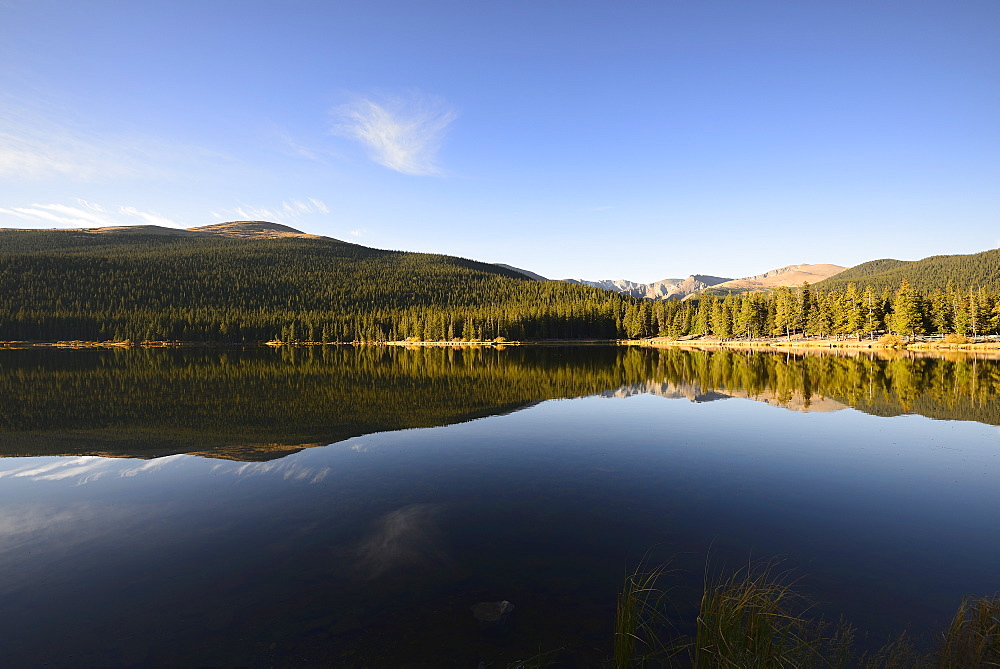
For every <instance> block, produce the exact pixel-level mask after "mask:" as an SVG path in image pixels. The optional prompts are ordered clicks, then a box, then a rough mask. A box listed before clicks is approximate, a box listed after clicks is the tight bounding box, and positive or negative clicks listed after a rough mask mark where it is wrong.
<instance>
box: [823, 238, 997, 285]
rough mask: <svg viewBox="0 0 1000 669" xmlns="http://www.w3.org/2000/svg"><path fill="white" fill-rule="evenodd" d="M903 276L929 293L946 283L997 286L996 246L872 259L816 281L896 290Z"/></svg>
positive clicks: (826, 283)
mask: <svg viewBox="0 0 1000 669" xmlns="http://www.w3.org/2000/svg"><path fill="white" fill-rule="evenodd" d="M903 279H906V280H907V281H908V282H909V284H910V285H911V286H913V287H914V288H916V289H917V290H919V291H922V292H925V293H931V292H934V291H938V290H941V289H943V288H944V287H945V286H947V285H948V283H949V282H952V283H954V284H955V285H957V286H961V287H968V286H973V287H980V286H982V287H984V288H987V289H990V290H997V289H1000V249H993V250H991V251H983V252H982V253H973V254H970V255H947V256H931V257H929V258H924V259H922V260H891V259H882V260H872V261H870V262H866V263H862V264H860V265H856V266H854V267H851V268H850V269H847V270H844V271H843V272H841V273H839V274H836V275H834V276H831V277H830V278H829V279H826V280H824V281H821V282H820V283H818V284H816V285H817V287H819V288H822V289H824V290H839V291H843V290H845V289H846V288H847V286H848V285H849V284H851V283H853V284H855V285H858V286H871V287H872V288H873V289H875V290H877V291H883V290H896V289H897V288H898V287H899V285H900V284H901V283H902V282H903Z"/></svg>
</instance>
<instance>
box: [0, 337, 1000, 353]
mask: <svg viewBox="0 0 1000 669" xmlns="http://www.w3.org/2000/svg"><path fill="white" fill-rule="evenodd" d="M261 346H267V347H271V348H281V347H285V346H290V347H295V348H306V347H313V346H399V347H404V348H495V349H504V348H507V347H510V346H637V347H640V348H681V349H693V350H720V349H727V350H741V351H760V352H770V353H778V352H788V353H812V354H818V353H841V354H844V353H853V354H857V353H862V352H869V351H881V352H892V351H897V352H902V351H910V352H923V353H972V354H975V353H995V354H998V355H1000V336H997V335H993V336H989V337H978V338H973V339H970V341H968V342H967V343H945V342H943V341H942V340H940V339H929V338H924V337H916V338H912V340H910V341H907V340H906V339H902V340H901V341H899V342H888V343H886V342H881V341H879V340H878V339H876V340H870V341H869V340H857V339H834V338H822V339H821V338H802V337H801V336H800V337H799V338H793V339H786V338H783V337H782V338H760V339H716V338H713V337H692V338H684V339H670V338H668V337H647V338H644V339H545V340H538V341H496V340H476V341H459V340H452V341H405V340H404V341H349V342H319V341H290V342H284V341H278V340H271V341H266V342H264V341H257V342H210V341H183V340H169V341H141V342H133V341H131V340H124V341H117V340H106V341H84V340H59V341H27V340H21V341H0V350H2V349H27V348H58V349H131V348H247V347H254V348H256V347H261Z"/></svg>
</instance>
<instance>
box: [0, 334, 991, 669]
mask: <svg viewBox="0 0 1000 669" xmlns="http://www.w3.org/2000/svg"><path fill="white" fill-rule="evenodd" d="M998 395H1000V363H998V362H997V361H994V360H981V359H979V360H977V359H972V358H968V357H961V356H955V357H953V358H952V359H943V358H933V357H913V356H909V355H904V354H895V355H888V356H884V357H879V356H873V355H863V356H854V357H850V356H847V357H843V356H841V357H838V356H831V355H827V356H806V357H798V356H792V355H786V354H763V353H761V354H757V353H743V352H725V351H723V352H715V353H706V352H693V351H681V350H662V351H660V350H638V349H625V348H615V347H565V348H555V347H553V348H545V347H530V348H529V347H523V348H517V347H515V348H508V349H506V350H493V349H476V350H442V349H420V350H403V349H397V348H391V349H386V348H351V347H327V348H324V349H287V348H286V349H280V350H270V349H248V350H225V351H222V352H220V351H215V350H212V351H202V350H124V351H115V350H110V351H98V350H83V351H64V350H39V349H32V350H22V351H17V350H0V398H2V405H0V454H2V455H4V456H6V457H3V458H0V620H3V623H4V628H5V629H4V631H5V633H4V636H3V641H2V651H0V656H2V658H3V664H4V665H5V666H11V665H15V666H16V665H39V664H43V663H47V664H52V665H63V666H69V665H74V666H80V665H178V664H187V665H234V664H243V665H251V666H274V665H277V666H284V665H296V664H308V663H317V664H339V665H344V666H351V665H356V666H408V665H414V666H433V667H448V666H455V667H475V666H476V665H477V663H478V662H480V661H483V662H485V664H486V666H494V667H504V666H507V665H508V663H512V662H514V661H516V660H518V659H523V658H526V657H529V656H532V655H535V654H537V653H539V652H549V651H553V652H554V654H553V657H558V658H560V659H561V661H562V662H563V663H564V666H586V665H598V664H599V663H600V662H601V661H602V660H606V659H607V658H608V656H609V655H610V651H611V643H612V630H613V622H614V608H615V595H616V591H617V589H618V588H619V587H620V586H621V583H622V577H623V574H624V573H625V572H626V571H627V570H631V569H632V568H634V567H635V566H636V565H637V564H638V563H639V562H640V560H641V559H642V558H643V556H644V555H646V554H647V553H649V558H650V559H651V560H652V561H654V562H655V561H659V560H665V559H668V558H670V559H671V560H672V563H673V564H674V566H675V567H677V569H678V573H677V575H676V576H675V577H674V581H672V582H671V583H670V584H671V585H675V586H676V589H675V590H674V591H673V595H672V596H673V600H674V606H675V607H676V611H677V614H678V616H679V618H680V619H684V618H688V617H690V616H691V614H692V611H693V610H694V609H693V607H694V606H695V604H696V600H697V597H698V595H699V592H698V588H699V586H700V584H701V582H702V579H703V576H704V573H705V570H706V563H707V564H708V569H709V570H710V571H719V570H726V569H732V568H734V567H739V566H741V565H743V564H746V563H747V561H748V560H766V559H771V558H780V559H781V560H783V562H782V565H783V566H784V567H786V568H791V569H794V570H795V573H796V574H797V575H799V576H800V577H801V579H800V583H801V585H802V588H803V589H804V591H805V592H807V593H808V595H809V596H810V597H811V598H812V599H813V600H815V601H816V602H817V612H819V613H822V614H824V615H825V616H826V617H828V618H831V619H834V620H836V619H837V618H839V617H840V616H841V615H843V616H845V617H846V618H847V619H848V620H850V621H851V622H853V623H854V624H855V625H856V626H857V627H858V628H860V629H861V630H862V631H866V632H868V634H869V635H870V637H869V639H870V643H872V644H875V645H878V644H880V643H881V641H883V640H884V639H885V638H886V637H888V636H890V635H894V634H896V633H898V632H899V631H901V630H903V629H908V630H909V631H910V632H911V633H912V634H913V635H915V636H917V637H918V638H920V637H924V638H926V637H929V635H931V634H932V633H934V632H936V631H939V630H941V629H942V628H943V627H944V626H945V625H946V623H947V621H948V619H949V618H950V616H951V614H952V613H953V612H954V610H955V608H956V607H957V605H958V604H959V602H960V601H961V598H962V597H963V596H964V595H969V594H978V595H985V594H992V593H995V592H997V591H1000V568H998V566H997V565H998V564H1000V531H998V530H1000V457H998V455H1000V431H998V427H997V425H998V424H1000V401H998ZM499 600H507V601H509V602H511V603H512V604H513V605H514V612H513V613H512V614H511V615H510V616H509V618H508V619H507V622H506V623H505V624H504V625H503V626H502V627H499V628H487V629H483V628H482V627H481V626H480V624H479V623H478V622H477V621H476V620H475V618H474V617H473V615H472V612H471V607H472V606H473V605H474V604H476V603H477V602H483V601H499ZM682 626H683V625H682ZM556 651H557V652H556Z"/></svg>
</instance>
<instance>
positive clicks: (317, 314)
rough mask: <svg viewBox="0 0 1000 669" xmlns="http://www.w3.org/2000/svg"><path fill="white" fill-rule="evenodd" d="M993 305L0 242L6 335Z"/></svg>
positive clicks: (915, 315)
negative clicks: (658, 292) (667, 290)
mask: <svg viewBox="0 0 1000 669" xmlns="http://www.w3.org/2000/svg"><path fill="white" fill-rule="evenodd" d="M36 232H37V233H38V234H37V235H36V234H34V233H36ZM991 257H992V256H991ZM824 285H825V284H824ZM998 302H1000V299H998V293H997V292H996V291H995V290H992V289H988V288H986V287H972V288H968V287H966V288H960V287H958V286H956V285H954V284H951V283H949V284H947V285H945V286H943V287H940V288H935V289H933V290H928V291H925V292H921V291H920V290H917V289H916V288H915V287H914V286H913V285H911V284H910V282H909V281H908V280H906V279H903V280H902V281H901V282H900V283H899V284H898V285H897V286H895V287H894V288H892V289H890V288H882V289H878V288H874V287H872V286H870V285H866V286H865V287H864V288H861V287H859V285H857V284H854V283H848V284H847V285H846V286H845V287H843V288H837V289H817V288H816V287H811V286H809V285H808V284H804V285H803V286H802V287H800V288H795V289H793V288H787V287H783V288H779V289H777V290H775V291H772V292H768V293H744V294H729V295H727V296H713V295H705V296H703V297H701V299H694V300H686V301H683V302H676V301H666V302H651V301H648V300H643V299H639V298H633V297H630V296H625V295H621V294H618V293H614V292H610V291H605V290H601V289H598V288H592V287H589V286H582V285H574V284H569V283H564V282H558V281H533V280H530V279H528V278H526V277H524V276H523V275H521V274H519V273H517V272H513V271H510V270H507V269H504V268H501V267H498V266H495V265H489V264H486V263H478V262H474V261H471V260H464V259H461V258H454V257H449V256H441V255H430V254H419V253H405V252H399V251H382V250H377V249H371V248H367V247H363V246H358V245H356V244H348V243H345V242H339V241H337V240H332V239H320V240H315V239H273V240H261V239H254V240H246V239H218V238H184V237H164V236H156V235H138V234H132V235H128V236H121V235H110V234H109V235H104V236H101V235H87V234H86V233H70V232H43V231H16V232H15V231H4V232H0V340H7V341H10V340H41V341H51V340H90V341H95V340H96V341H104V340H119V341H121V340H133V341H136V342H138V341H155V340H189V341H191V340H199V341H213V342H230V343H239V342H260V341H268V340H272V339H278V340H281V341H311V342H352V341H400V340H406V339H412V340H419V341H435V340H449V341H453V340H458V339H464V340H480V341H481V340H491V339H497V338H506V339H509V340H521V341H525V340H529V341H530V340H543V339H618V338H639V337H651V336H664V337H674V338H679V337H685V336H691V335H712V336H716V337H721V338H732V337H767V336H788V337H790V336H792V335H795V334H805V335H822V336H851V337H859V338H860V337H873V336H875V335H876V334H878V333H886V332H888V333H896V334H900V335H918V334H924V333H942V334H944V333H952V332H955V333H960V334H970V335H973V336H978V335H982V334H989V333H994V332H997V331H998V328H1000V306H998Z"/></svg>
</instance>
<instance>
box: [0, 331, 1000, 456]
mask: <svg viewBox="0 0 1000 669" xmlns="http://www.w3.org/2000/svg"><path fill="white" fill-rule="evenodd" d="M636 393H653V394H657V395H661V396H664V397H672V398H687V399H690V400H692V401H696V402H706V401H712V400H718V399H724V398H727V397H741V398H749V399H754V400H757V401H762V402H767V403H768V404H771V405H773V406H778V407H783V408H786V409H792V410H799V411H835V410H838V409H842V408H845V407H852V408H855V409H858V410H861V411H864V412H867V413H871V414H874V415H879V416H893V415H899V414H904V413H916V414H921V415H924V416H928V417H931V418H938V419H947V420H971V421H978V422H982V423H988V424H993V425H998V424H1000V402H997V401H996V400H997V398H998V395H1000V362H998V361H995V360H981V359H978V358H975V357H968V356H961V355H954V354H953V355H951V356H950V357H947V358H945V357H937V356H929V355H919V354H912V353H881V352H880V353H877V354H876V353H854V354H852V355H843V354H841V355H830V354H825V355H791V354H774V353H759V352H736V351H715V352H705V351H685V350H676V349H668V350H648V349H645V350H644V349H635V348H616V347H587V348H584V347H577V348H528V347H524V348H509V349H507V350H503V351H498V350H494V349H490V348H482V349H458V350H456V349H438V348H434V349H416V350H404V349H399V348H353V347H324V348H309V349H293V348H291V349H290V348H283V349H281V350H279V351H272V350H270V349H266V350H261V349H250V350H246V351H223V352H218V351H191V350H163V349H155V350H131V351H127V350H126V351H122V350H114V351H100V350H87V351H58V350H21V351H0V396H3V397H5V398H10V399H9V401H6V402H4V403H3V404H2V405H0V454H4V455H19V456H26V455H43V454H79V455H84V454H94V455H112V456H137V457H155V456H162V455H168V454H172V453H195V454H200V455H206V456H210V457H213V458H223V459H233V460H243V461H267V460H273V459H276V458H281V457H283V456H286V455H288V454H291V453H295V452H298V451H301V450H303V449H306V448H311V447H315V446H319V445H324V444H329V443H333V442H336V441H341V440H344V439H348V438H350V437H354V436H358V435H363V434H370V433H373V432H382V431H387V430H399V429H406V428H415V427H431V426H436V425H447V424H452V423H457V422H462V421H465V420H470V419H473V418H478V417H482V416H488V415H498V414H503V413H506V412H510V411H514V410H518V409H522V408H525V407H528V406H531V405H533V404H534V403H537V402H539V401H543V400H549V399H560V398H569V397H579V396H584V395H593V394H603V395H605V396H619V397H625V396H629V395H632V394H636ZM67 466H68V465H67ZM77 466H79V467H96V466H97V465H94V464H93V463H92V462H91V463H86V462H82V461H81V462H80V463H78V465H77ZM65 467H66V466H63V467H61V468H60V469H65ZM53 475H63V474H59V473H55V472H54V473H53ZM95 475H99V472H95Z"/></svg>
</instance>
